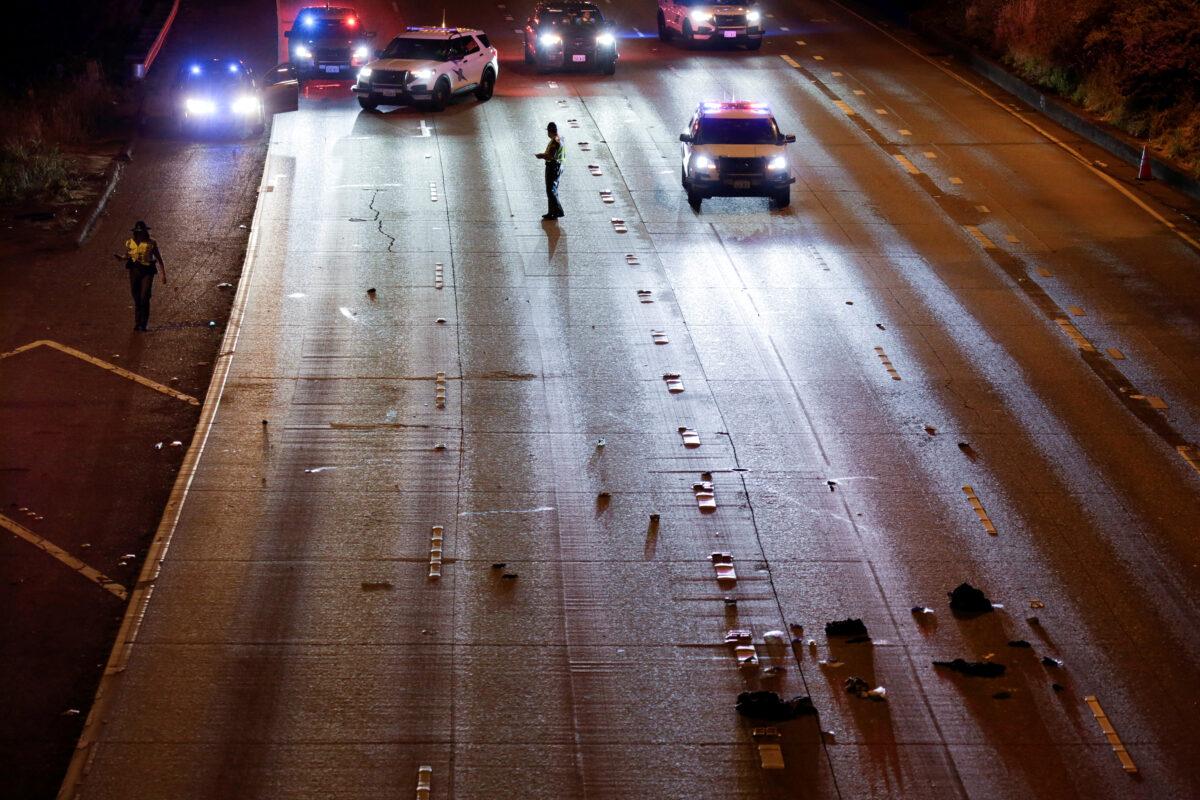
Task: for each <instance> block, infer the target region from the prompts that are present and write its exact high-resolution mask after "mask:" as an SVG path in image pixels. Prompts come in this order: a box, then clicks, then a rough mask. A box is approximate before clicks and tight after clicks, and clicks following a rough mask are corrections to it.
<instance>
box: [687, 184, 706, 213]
mask: <svg viewBox="0 0 1200 800" xmlns="http://www.w3.org/2000/svg"><path fill="white" fill-rule="evenodd" d="M687 200H688V205H689V206H691V207H692V211H695V212H696V213H697V214H699V213H700V206H701V205H703V204H704V198H703V197H701V196H700V194H699V193H698V192H693V191H692V190H691V189H688V190H687Z"/></svg>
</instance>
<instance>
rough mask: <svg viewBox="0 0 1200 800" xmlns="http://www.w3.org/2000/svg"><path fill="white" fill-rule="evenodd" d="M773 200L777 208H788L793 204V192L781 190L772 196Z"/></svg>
mask: <svg viewBox="0 0 1200 800" xmlns="http://www.w3.org/2000/svg"><path fill="white" fill-rule="evenodd" d="M771 200H772V201H773V202H774V203H775V207H776V208H787V207H788V206H790V205H791V204H792V190H791V189H780V190H779V191H778V192H775V194H773V195H771Z"/></svg>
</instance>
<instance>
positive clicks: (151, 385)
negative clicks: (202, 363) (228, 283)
mask: <svg viewBox="0 0 1200 800" xmlns="http://www.w3.org/2000/svg"><path fill="white" fill-rule="evenodd" d="M35 347H51V348H53V349H55V350H57V351H59V352H60V353H66V354H67V355H69V356H74V357H75V358H78V359H79V360H80V361H86V362H87V363H89V364H91V365H92V366H96V367H99V368H100V369H103V370H107V371H109V372H111V373H112V374H114V375H117V376H120V377H122V378H125V379H126V380H130V381H133V382H134V383H138V384H141V385H142V386H145V387H146V388H147V389H153V390H154V391H156V392H161V393H162V394H165V395H167V396H168V397H174V398H175V399H176V400H182V401H183V402H185V403H188V404H190V405H193V406H198V405H200V401H199V400H197V399H196V398H194V397H192V396H191V395H190V394H184V393H183V392H177V391H175V390H174V389H172V388H171V387H170V386H163V385H162V384H161V383H158V382H157V381H152V380H150V379H149V378H143V377H142V376H141V375H137V374H135V373H133V372H130V371H129V370H127V369H121V368H120V367H118V366H117V365H116V364H110V363H108V362H107V361H104V360H102V359H99V358H96V357H95V356H89V355H88V354H87V353H84V352H81V351H79V350H76V349H75V348H74V347H68V346H67V345H65V344H60V343H59V342H54V341H51V340H50V339H39V340H38V341H36V342H30V343H29V344H23V345H21V346H20V347H18V348H17V349H16V350H9V351H8V352H7V353H0V361H2V360H4V359H6V358H8V357H9V356H15V355H17V354H18V353H24V352H26V351H28V350H32V349H34V348H35Z"/></svg>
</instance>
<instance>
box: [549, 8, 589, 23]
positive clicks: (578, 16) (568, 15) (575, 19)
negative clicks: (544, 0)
mask: <svg viewBox="0 0 1200 800" xmlns="http://www.w3.org/2000/svg"><path fill="white" fill-rule="evenodd" d="M603 21H604V19H603V18H602V17H601V16H600V11H599V10H598V9H591V8H578V9H570V10H567V11H560V10H558V9H550V10H547V11H545V12H543V13H542V24H543V25H554V26H556V27H565V26H568V25H570V26H574V27H583V26H585V25H597V24H599V23H601V22H603Z"/></svg>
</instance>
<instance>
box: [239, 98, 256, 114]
mask: <svg viewBox="0 0 1200 800" xmlns="http://www.w3.org/2000/svg"><path fill="white" fill-rule="evenodd" d="M256 111H258V98H257V97H251V96H250V95H244V96H242V97H239V98H238V99H237V100H234V101H233V113H235V114H253V113H255V112H256Z"/></svg>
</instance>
